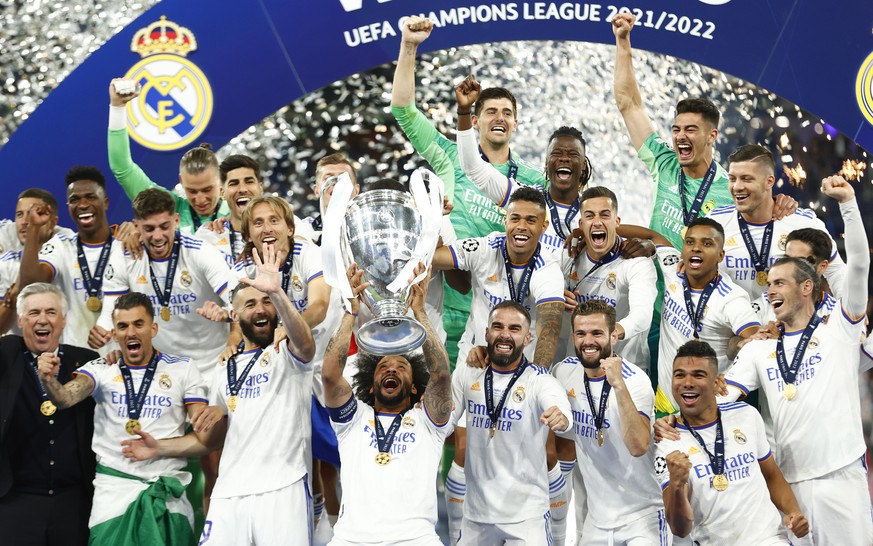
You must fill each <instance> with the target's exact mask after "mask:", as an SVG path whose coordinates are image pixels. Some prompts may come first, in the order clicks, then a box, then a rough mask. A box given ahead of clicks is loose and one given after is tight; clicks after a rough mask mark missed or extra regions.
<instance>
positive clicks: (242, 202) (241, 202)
mask: <svg viewBox="0 0 873 546" xmlns="http://www.w3.org/2000/svg"><path fill="white" fill-rule="evenodd" d="M251 200H252V198H251V197H249V196H248V195H246V196H243V197H237V199H236V206H237V207H239V208H241V209H244V208H246V205H248V204H249V201H251Z"/></svg>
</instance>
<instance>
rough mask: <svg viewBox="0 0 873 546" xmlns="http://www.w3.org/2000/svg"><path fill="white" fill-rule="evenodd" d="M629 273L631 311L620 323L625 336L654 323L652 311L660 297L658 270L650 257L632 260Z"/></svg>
mask: <svg viewBox="0 0 873 546" xmlns="http://www.w3.org/2000/svg"><path fill="white" fill-rule="evenodd" d="M632 264H633V265H631V267H630V268H629V271H628V275H627V283H628V294H627V297H628V301H629V303H630V312H629V313H628V314H627V316H626V317H624V318H623V319H621V320H620V321H619V323H620V324H621V327H622V328H624V336H625V338H628V337H632V336H635V335H637V334H639V333H640V332H643V331H644V330H646V329H648V328H649V327H651V325H652V311H653V310H654V308H655V299H656V298H657V297H658V287H657V281H658V272H657V271H655V264H653V263H652V261H651V260H650V259H648V258H636V259H635V260H632Z"/></svg>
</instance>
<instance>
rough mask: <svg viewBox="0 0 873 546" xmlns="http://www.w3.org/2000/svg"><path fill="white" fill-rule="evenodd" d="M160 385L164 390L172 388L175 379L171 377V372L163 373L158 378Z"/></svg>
mask: <svg viewBox="0 0 873 546" xmlns="http://www.w3.org/2000/svg"><path fill="white" fill-rule="evenodd" d="M158 385H160V386H161V388H162V389H164V390H170V389H171V388H172V387H173V380H172V379H170V376H169V374H162V375H161V378H160V379H158Z"/></svg>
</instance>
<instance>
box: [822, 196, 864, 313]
mask: <svg viewBox="0 0 873 546" xmlns="http://www.w3.org/2000/svg"><path fill="white" fill-rule="evenodd" d="M840 214H841V215H842V216H843V223H844V224H845V237H846V239H845V240H846V259H847V260H848V262H849V263H848V264H836V265H837V266H838V267H839V266H840V265H842V267H845V268H846V269H847V271H846V274H845V275H844V276H843V277H844V279H845V281H844V285H843V286H839V287H834V286H831V289H832V290H834V289H836V290H842V293H841V294H838V293H835V294H834V296H835V297H837V298H840V300H841V302H842V303H844V304H845V305H844V307H843V308H844V309H845V310H846V312H847V313H848V314H849V315H851V316H852V317H853V318H854V317H858V316H861V315H863V314H864V313H865V312H866V310H867V298H866V296H865V295H866V294H867V276H868V274H869V273H870V247H869V245H868V243H867V232H866V231H864V222H863V221H862V220H861V210H860V209H859V208H858V201H857V200H855V199H852V200H851V201H849V202H847V203H840ZM837 256H839V254H838V255H837ZM831 265H834V262H831ZM831 265H828V268H827V270H826V271H825V277H827V278H828V279H829V280H830V278H831V277H829V276H828V273H829V272H830V274H831V275H832V274H833V271H832V270H831ZM857 294H860V295H861V296H852V297H850V295H857Z"/></svg>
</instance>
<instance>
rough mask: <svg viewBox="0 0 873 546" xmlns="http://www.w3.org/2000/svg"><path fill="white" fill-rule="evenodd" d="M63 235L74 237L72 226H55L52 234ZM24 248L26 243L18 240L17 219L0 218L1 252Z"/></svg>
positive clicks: (18, 250)
mask: <svg viewBox="0 0 873 546" xmlns="http://www.w3.org/2000/svg"><path fill="white" fill-rule="evenodd" d="M56 235H63V236H64V237H72V236H73V235H75V232H73V230H72V229H70V228H65V227H61V226H55V229H54V231H53V232H52V236H56ZM22 250H24V245H23V244H21V241H19V240H18V229H17V228H16V227H15V220H9V219H8V218H4V219H2V220H0V252H21V251H22Z"/></svg>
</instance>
